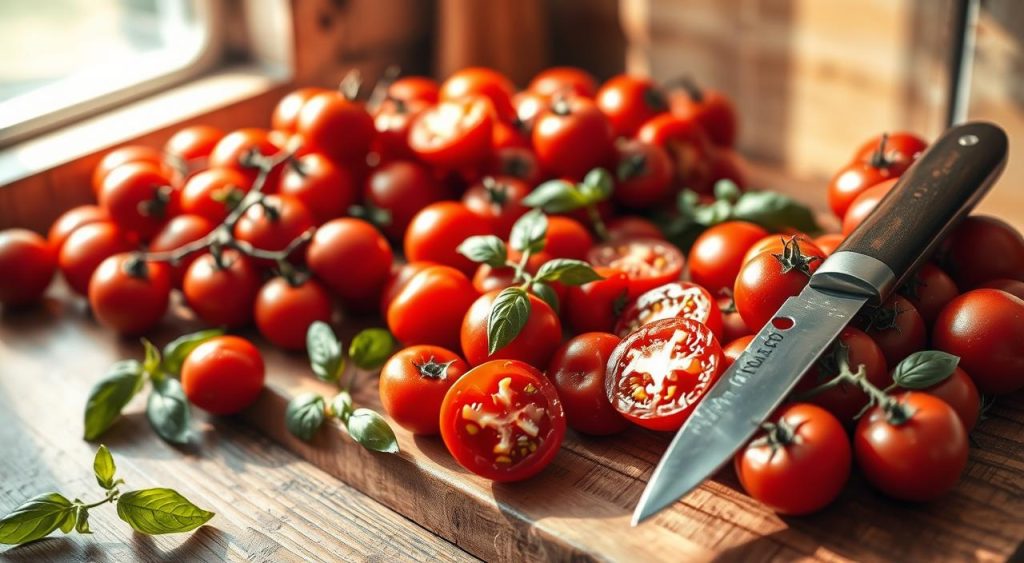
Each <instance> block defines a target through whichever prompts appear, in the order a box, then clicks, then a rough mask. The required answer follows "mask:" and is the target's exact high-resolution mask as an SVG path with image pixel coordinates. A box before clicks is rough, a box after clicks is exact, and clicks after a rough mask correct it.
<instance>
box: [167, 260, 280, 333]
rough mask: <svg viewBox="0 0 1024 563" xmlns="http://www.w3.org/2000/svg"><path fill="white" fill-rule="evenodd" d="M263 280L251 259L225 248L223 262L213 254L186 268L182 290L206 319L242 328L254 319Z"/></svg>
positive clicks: (189, 303) (199, 314) (211, 323)
mask: <svg viewBox="0 0 1024 563" xmlns="http://www.w3.org/2000/svg"><path fill="white" fill-rule="evenodd" d="M260 283H261V282H260V273H259V271H258V270H257V269H256V267H255V266H253V265H252V262H251V261H250V260H249V259H248V258H246V257H245V256H242V255H241V254H239V253H238V252H236V251H234V250H225V251H224V253H223V254H222V256H221V263H220V264H218V262H217V260H216V258H214V256H213V255H212V254H210V253H205V254H201V255H200V256H199V257H198V258H196V259H195V260H194V261H193V262H192V265H191V266H189V267H188V270H186V271H185V278H184V279H183V280H182V282H181V290H182V293H183V294H184V295H185V301H186V302H188V305H189V307H191V308H192V310H193V311H195V313H196V316H198V317H199V318H200V319H202V320H203V322H205V323H206V324H208V325H210V326H224V327H227V328H238V327H241V326H244V325H245V324H247V323H248V322H249V320H250V319H252V313H253V310H252V309H253V303H254V302H255V301H256V293H257V292H258V291H259V288H260Z"/></svg>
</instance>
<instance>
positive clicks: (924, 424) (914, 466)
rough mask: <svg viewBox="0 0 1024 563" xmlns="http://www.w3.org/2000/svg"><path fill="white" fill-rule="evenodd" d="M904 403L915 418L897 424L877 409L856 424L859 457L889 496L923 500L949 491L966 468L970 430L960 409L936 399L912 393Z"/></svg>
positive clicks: (867, 473) (870, 479) (905, 396)
mask: <svg viewBox="0 0 1024 563" xmlns="http://www.w3.org/2000/svg"><path fill="white" fill-rule="evenodd" d="M899 400H900V402H902V403H904V404H905V405H907V406H908V407H909V408H911V409H912V410H913V415H912V416H911V417H910V419H909V420H908V421H906V422H904V423H902V424H892V423H890V422H889V421H888V420H887V415H886V413H885V411H884V410H882V409H881V408H879V407H873V408H872V409H871V410H869V411H868V412H867V413H866V414H865V415H864V416H863V417H861V419H860V422H859V423H858V424H857V430H856V432H854V436H853V446H854V455H855V457H856V459H857V465H858V466H859V467H860V469H861V471H862V472H863V473H864V476H865V477H867V479H868V482H870V483H871V484H872V485H874V486H875V487H876V488H878V489H879V490H881V491H882V492H884V493H885V494H887V495H889V496H891V497H894V498H897V499H901V500H909V501H916V502H924V501H928V500H932V499H935V498H937V497H939V496H941V495H942V494H944V493H946V492H947V491H949V490H950V489H952V488H953V486H955V485H956V482H957V481H958V480H959V479H960V474H961V473H963V470H964V467H966V466H967V432H966V431H965V430H964V425H963V423H961V422H960V418H959V417H958V416H957V414H956V411H954V410H953V408H952V407H950V406H949V405H947V404H946V403H945V402H944V401H942V400H941V399H939V398H937V397H933V396H931V395H928V394H927V393H918V392H909V393H905V394H903V395H900V396H899Z"/></svg>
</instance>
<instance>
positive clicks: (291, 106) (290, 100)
mask: <svg viewBox="0 0 1024 563" xmlns="http://www.w3.org/2000/svg"><path fill="white" fill-rule="evenodd" d="M326 92H330V90H328V89H326V88H299V89H298V90H293V91H291V92H289V93H288V95H286V96H285V97H283V98H281V101H279V102H277V105H276V106H275V107H274V113H273V114H272V115H271V116H270V125H271V127H273V128H274V129H275V130H276V131H284V132H285V133H294V132H295V130H296V125H297V123H298V120H299V112H300V111H302V106H304V105H306V102H308V101H309V100H310V98H312V97H313V96H316V95H317V94H323V93H326Z"/></svg>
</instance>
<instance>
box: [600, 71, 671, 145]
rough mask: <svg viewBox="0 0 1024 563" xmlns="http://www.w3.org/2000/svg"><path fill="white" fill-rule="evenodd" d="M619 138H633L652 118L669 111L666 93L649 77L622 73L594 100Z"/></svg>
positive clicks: (602, 86) (603, 86)
mask: <svg viewBox="0 0 1024 563" xmlns="http://www.w3.org/2000/svg"><path fill="white" fill-rule="evenodd" d="M594 101H595V102H597V107H598V108H600V109H601V111H602V112H604V114H605V115H607V116H608V120H609V121H611V124H612V130H613V131H615V135H616V136H619V137H632V136H634V135H635V134H636V132H637V131H638V130H639V129H640V126H641V125H643V124H644V123H645V122H647V121H648V120H649V119H651V118H652V117H654V116H656V115H659V114H662V113H665V112H666V111H668V102H667V101H666V99H665V93H664V92H663V91H662V90H661V88H659V87H658V85H657V84H655V83H654V81H653V80H651V79H649V78H642V77H639V76H629V75H626V74H620V75H618V76H615V77H613V78H612V79H610V80H608V82H605V83H604V84H603V85H601V89H600V90H598V91H597V95H596V96H595V97H594Z"/></svg>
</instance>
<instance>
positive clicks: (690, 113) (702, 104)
mask: <svg viewBox="0 0 1024 563" xmlns="http://www.w3.org/2000/svg"><path fill="white" fill-rule="evenodd" d="M668 102H669V107H670V109H671V111H672V115H676V116H678V117H681V118H683V119H687V120H691V121H695V122H696V123H698V124H700V126H701V128H703V129H704V131H706V132H707V134H708V139H710V140H711V142H712V143H714V144H715V145H717V146H720V147H723V148H732V147H733V145H735V144H736V130H737V129H738V123H737V121H738V120H737V118H736V109H735V108H734V107H733V104H732V100H730V99H729V97H728V96H726V95H725V94H724V93H722V92H720V91H718V90H713V89H711V88H698V87H697V85H696V84H693V83H692V82H690V83H688V84H686V85H685V87H684V88H681V89H679V90H675V91H673V92H671V93H670V94H669V98H668Z"/></svg>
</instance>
